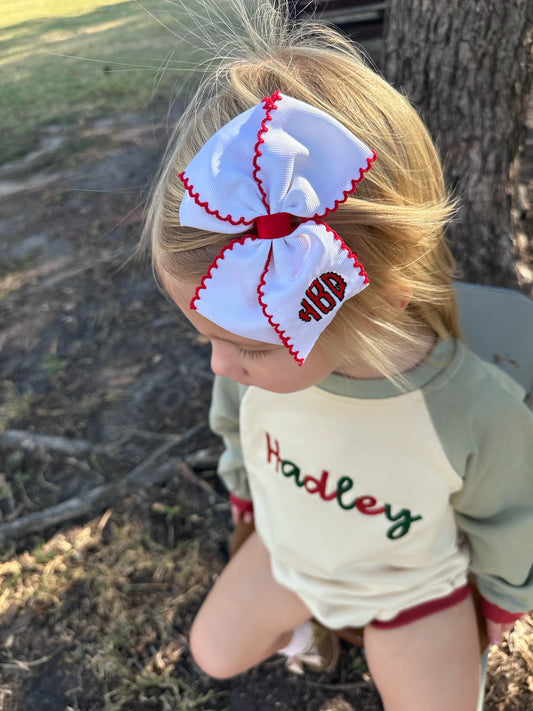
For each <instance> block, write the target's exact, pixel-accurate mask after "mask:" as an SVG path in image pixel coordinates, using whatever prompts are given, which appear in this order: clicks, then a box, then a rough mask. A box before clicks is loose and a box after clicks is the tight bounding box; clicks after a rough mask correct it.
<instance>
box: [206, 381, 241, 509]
mask: <svg viewBox="0 0 533 711" xmlns="http://www.w3.org/2000/svg"><path fill="white" fill-rule="evenodd" d="M245 391H246V386H244V385H240V384H239V383H236V382H235V381H234V380H232V379H231V378H224V377H220V376H218V375H217V376H215V382H214V385H213V394H212V399H211V408H210V410H209V425H210V427H211V429H212V431H213V432H214V433H215V434H217V435H219V437H222V440H223V442H224V451H223V452H222V454H221V456H220V459H219V461H218V474H219V476H220V478H221V479H222V481H223V482H224V484H225V486H226V488H227V489H228V491H229V492H230V493H232V494H234V495H235V496H238V497H239V498H240V499H247V500H250V499H251V498H252V497H251V495H250V489H249V487H248V477H247V474H246V469H245V468H244V463H243V456H242V450H241V443H240V436H239V408H240V401H241V399H242V396H243V395H244V393H245Z"/></svg>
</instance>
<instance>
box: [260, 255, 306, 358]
mask: <svg viewBox="0 0 533 711" xmlns="http://www.w3.org/2000/svg"><path fill="white" fill-rule="evenodd" d="M271 259H272V247H270V252H269V253H268V259H267V260H266V264H265V268H264V269H263V273H262V274H261V279H260V280H259V284H258V285H257V298H258V300H259V304H260V306H261V308H262V309H263V313H264V315H265V317H266V318H267V320H268V323H269V324H270V325H271V326H272V328H273V329H274V331H275V332H276V333H277V334H278V336H279V338H280V340H281V342H282V343H283V345H284V346H285V348H286V349H287V350H288V351H289V353H290V354H291V356H292V357H293V358H294V360H295V361H296V362H297V363H298V365H303V362H304V359H303V358H300V355H299V351H297V350H296V349H295V348H294V345H293V344H292V343H291V342H290V336H286V335H285V331H284V330H283V329H281V328H280V324H279V323H276V322H275V321H274V319H273V317H272V316H271V315H270V314H269V313H268V311H267V305H266V304H265V302H264V301H263V299H264V297H265V294H264V292H263V291H262V287H264V286H266V280H265V277H266V275H267V273H268V268H269V266H270V261H271Z"/></svg>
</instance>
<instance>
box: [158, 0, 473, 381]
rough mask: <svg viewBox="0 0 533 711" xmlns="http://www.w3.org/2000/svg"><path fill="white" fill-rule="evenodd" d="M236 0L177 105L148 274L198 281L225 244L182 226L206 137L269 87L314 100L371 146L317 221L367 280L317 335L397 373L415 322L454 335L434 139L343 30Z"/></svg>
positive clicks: (445, 202)
mask: <svg viewBox="0 0 533 711" xmlns="http://www.w3.org/2000/svg"><path fill="white" fill-rule="evenodd" d="M233 5H235V6H238V9H239V13H238V14H239V17H240V20H241V25H240V27H235V25H233V27H234V29H233V32H234V39H235V45H236V46H235V47H234V48H233V56H232V57H231V58H229V59H224V60H222V61H221V62H220V63H219V64H218V66H217V68H216V70H214V71H212V72H211V73H209V74H208V75H207V76H206V77H205V78H204V81H203V82H202V85H201V86H200V89H199V90H198V92H197V94H196V96H195V98H194V100H193V101H192V102H191V104H190V105H189V107H188V109H187V110H186V111H185V113H184V115H183V117H182V119H181V120H180V122H179V125H178V126H177V129H176V134H175V139H174V140H173V141H172V145H171V147H170V149H169V152H168V154H167V158H166V160H165V162H164V165H163V167H162V170H161V174H160V177H159V180H158V183H157V186H156V188H155V191H154V194H153V197H152V201H151V205H150V208H149V211H148V217H147V222H146V228H145V232H144V243H145V244H146V243H149V245H150V247H151V254H152V259H153V264H154V267H155V270H156V272H158V273H169V274H171V275H173V276H175V277H177V278H179V279H184V280H187V281H190V280H195V281H197V282H199V281H200V279H201V278H202V276H203V275H204V274H205V273H206V271H207V269H208V268H209V265H210V264H211V262H212V260H213V259H214V257H215V256H216V254H217V253H218V252H219V251H220V249H221V248H222V246H223V245H224V244H226V243H227V242H229V239H230V237H229V236H228V235H220V234H214V233H207V232H202V231H200V230H195V229H191V228H184V227H182V226H181V225H180V223H179V216H178V210H179V205H180V202H181V199H182V197H183V192H184V188H183V185H182V183H181V181H180V180H179V178H178V174H179V173H180V172H181V171H182V170H183V169H184V168H185V167H186V165H187V164H188V163H189V161H190V160H191V159H192V157H193V156H194V155H195V154H196V153H197V152H198V150H199V149H200V148H201V147H202V145H203V144H204V143H205V142H206V141H207V139H208V138H209V137H210V136H211V135H213V133H215V132H216V131H217V130H218V129H219V128H220V127H221V126H223V125H224V124H226V123H227V122H228V121H230V120H231V119H233V118H234V117H235V116H237V115H238V114H240V113H242V112H243V111H245V110H247V109H249V108H251V107H252V106H255V105H256V104H258V103H259V102H260V101H261V100H262V99H263V98H264V97H265V96H270V95H271V94H272V93H273V92H274V91H276V90H279V91H281V92H282V93H285V94H287V95H288V96H292V97H294V98H296V99H300V100H302V101H305V102H307V103H309V104H311V105H313V106H317V107H319V108H321V109H323V110H324V111H326V112H328V113H329V114H331V115H332V116H334V117H335V118H337V119H338V120H339V121H340V122H341V123H343V124H344V125H345V126H346V127H347V128H348V129H349V130H350V131H352V132H353V133H354V134H355V135H356V136H358V137H359V138H360V139H361V140H363V141H364V142H365V143H366V144H367V145H369V146H370V147H371V148H372V149H373V150H374V151H375V152H376V154H377V160H376V161H375V162H374V164H373V167H372V169H371V170H370V171H369V172H368V173H367V174H366V176H365V178H364V180H363V181H362V182H361V183H360V184H359V186H358V188H357V191H356V193H355V194H353V195H352V196H350V197H349V198H348V200H347V201H346V202H345V203H343V204H342V205H341V206H340V207H339V209H338V210H337V211H336V212H334V213H332V214H329V215H328V216H327V218H326V222H327V224H328V225H329V226H330V227H331V228H332V229H333V230H335V231H336V232H337V233H338V234H339V235H340V236H341V237H342V238H343V239H344V240H345V242H346V243H347V244H348V245H349V246H350V247H351V248H352V249H353V250H354V251H355V252H356V253H357V255H358V256H359V260H360V261H361V263H362V264H363V266H364V268H365V271H366V273H367V274H368V276H369V280H370V285H369V286H368V287H367V288H366V289H365V290H363V292H361V293H360V294H358V295H357V296H356V297H354V298H352V299H350V300H348V301H347V302H346V303H345V304H344V305H343V306H342V308H341V309H340V311H339V313H338V315H337V316H336V317H335V319H334V320H333V322H332V323H331V325H330V326H329V327H328V328H327V329H326V331H325V332H324V333H323V334H322V336H321V342H322V343H323V344H324V346H325V347H326V348H335V351H336V352H338V350H339V345H340V344H342V348H345V346H346V345H348V348H349V350H350V351H351V352H352V353H353V352H356V353H357V356H358V359H361V360H363V361H364V362H366V363H368V364H371V365H372V366H373V367H374V368H375V369H377V370H378V371H379V372H380V373H382V374H383V375H384V376H385V377H388V378H392V379H394V378H395V376H396V375H397V373H396V370H395V367H394V361H395V359H397V356H398V353H399V352H401V349H402V348H403V347H409V346H410V345H412V344H413V343H415V342H416V339H417V338H418V337H419V333H420V327H421V326H424V325H428V326H430V327H431V328H432V329H433V331H434V332H435V333H436V334H437V335H438V336H440V337H441V338H445V339H448V338H450V337H455V336H460V329H459V325H458V319H457V308H456V302H455V297H454V291H453V286H452V276H453V270H454V263H453V259H452V256H451V254H450V251H449V249H448V247H447V245H446V243H445V240H444V235H443V233H444V228H445V225H446V222H447V221H448V220H449V218H450V214H451V212H452V210H453V207H452V205H451V202H450V201H449V199H448V197H447V195H446V191H445V188H444V181H443V175H442V169H441V164H440V160H439V157H438V155H437V152H436V150H435V147H434V145H433V143H432V141H431V139H430V137H429V135H428V132H427V130H426V128H425V126H424V125H423V123H422V122H421V120H420V119H419V117H418V116H417V114H416V112H415V110H414V109H413V108H412V106H411V105H410V104H409V102H408V101H407V100H406V98H405V97H403V96H402V95H401V94H399V93H398V92H397V91H396V90H395V89H393V88H392V87H391V86H390V85H389V84H388V83H387V82H386V81H385V80H384V79H382V78H381V77H380V76H379V75H378V74H376V73H375V72H374V71H373V69H371V68H370V67H369V65H368V64H367V63H366V61H365V60H364V59H363V57H362V55H361V54H360V53H359V51H358V50H357V49H356V48H355V47H354V45H353V44H352V43H351V42H350V41H349V40H348V39H346V38H344V37H343V36H342V35H341V34H339V33H338V32H336V31H334V30H333V29H331V28H328V27H325V26H322V25H320V24H317V23H312V22H308V23H305V24H291V23H290V22H289V20H288V18H287V17H286V16H285V15H284V14H283V12H282V11H281V10H280V9H279V7H278V6H275V5H274V4H273V3H272V2H270V1H266V2H265V1H263V2H259V3H256V4H255V5H254V7H255V17H253V18H251V17H250V16H249V14H247V12H246V8H245V6H244V4H241V3H240V2H234V3H233ZM228 26H229V23H228ZM325 169H326V170H327V166H325ZM402 300H403V301H404V302H405V303H408V306H407V307H406V308H405V304H402V303H401V302H402ZM353 349H356V350H355V351H354V350H353ZM348 355H349V354H348V353H347V356H348Z"/></svg>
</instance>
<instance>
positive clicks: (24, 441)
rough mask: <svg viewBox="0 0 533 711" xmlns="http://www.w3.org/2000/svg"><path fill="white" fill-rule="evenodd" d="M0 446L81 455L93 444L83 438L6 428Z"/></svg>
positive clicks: (73, 455)
mask: <svg viewBox="0 0 533 711" xmlns="http://www.w3.org/2000/svg"><path fill="white" fill-rule="evenodd" d="M0 446H1V447H5V448H6V449H22V450H23V451H24V452H36V451H40V450H45V451H48V452H56V453H57V454H66V455H67V456H71V457H82V456H83V455H84V454H88V453H89V452H90V451H92V449H93V448H94V447H93V444H92V443H91V442H89V441H88V440H85V439H70V438H69V437H59V436H53V435H44V434H36V433H34V432H25V431H24V430H6V431H5V432H4V433H2V434H0Z"/></svg>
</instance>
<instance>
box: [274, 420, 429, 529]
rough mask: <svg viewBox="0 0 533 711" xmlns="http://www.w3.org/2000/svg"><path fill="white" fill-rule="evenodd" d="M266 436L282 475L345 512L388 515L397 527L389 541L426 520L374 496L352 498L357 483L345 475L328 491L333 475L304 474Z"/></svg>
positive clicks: (276, 443)
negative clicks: (413, 525) (382, 501)
mask: <svg viewBox="0 0 533 711" xmlns="http://www.w3.org/2000/svg"><path fill="white" fill-rule="evenodd" d="M265 434H266V445H267V462H268V463H269V464H273V465H274V469H275V471H276V472H279V473H281V474H282V475H283V476H284V477H286V478H287V479H290V478H291V477H292V479H293V481H294V483H295V484H296V486H298V487H299V488H301V489H305V491H307V492H308V493H309V494H318V495H319V496H320V498H321V499H323V500H324V501H336V502H337V504H338V505H339V506H340V507H341V508H342V509H344V510H345V511H350V510H353V509H355V510H356V511H357V512H358V513H361V514H363V515H365V516H377V515H378V514H384V515H385V517H386V518H387V519H388V520H389V521H390V522H391V523H392V524H393V525H392V526H390V527H389V529H388V530H387V538H390V539H391V540H396V539H398V538H402V537H403V536H405V535H406V533H408V531H409V529H410V528H411V524H412V523H415V522H416V521H421V520H422V516H418V515H413V514H412V513H411V511H409V509H400V511H398V512H393V510H392V506H391V505H390V504H387V503H384V504H380V503H379V502H378V500H377V499H376V498H375V497H374V496H371V495H369V494H364V495H363V496H357V497H356V498H355V499H354V498H353V492H352V496H351V497H350V495H349V492H351V490H352V489H353V488H354V481H353V479H351V478H350V477H349V476H341V477H340V479H337V484H336V486H335V488H334V489H330V491H329V492H328V480H329V476H330V474H329V472H328V471H327V470H325V469H323V470H322V473H321V475H320V478H319V479H317V478H316V477H314V476H310V475H309V474H304V473H303V472H302V471H301V469H300V468H299V467H298V466H297V465H296V464H294V462H291V461H289V460H288V459H283V458H282V456H281V454H280V447H279V442H278V440H277V439H273V438H271V437H270V435H269V434H268V432H266V433H265ZM350 499H351V500H350Z"/></svg>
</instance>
